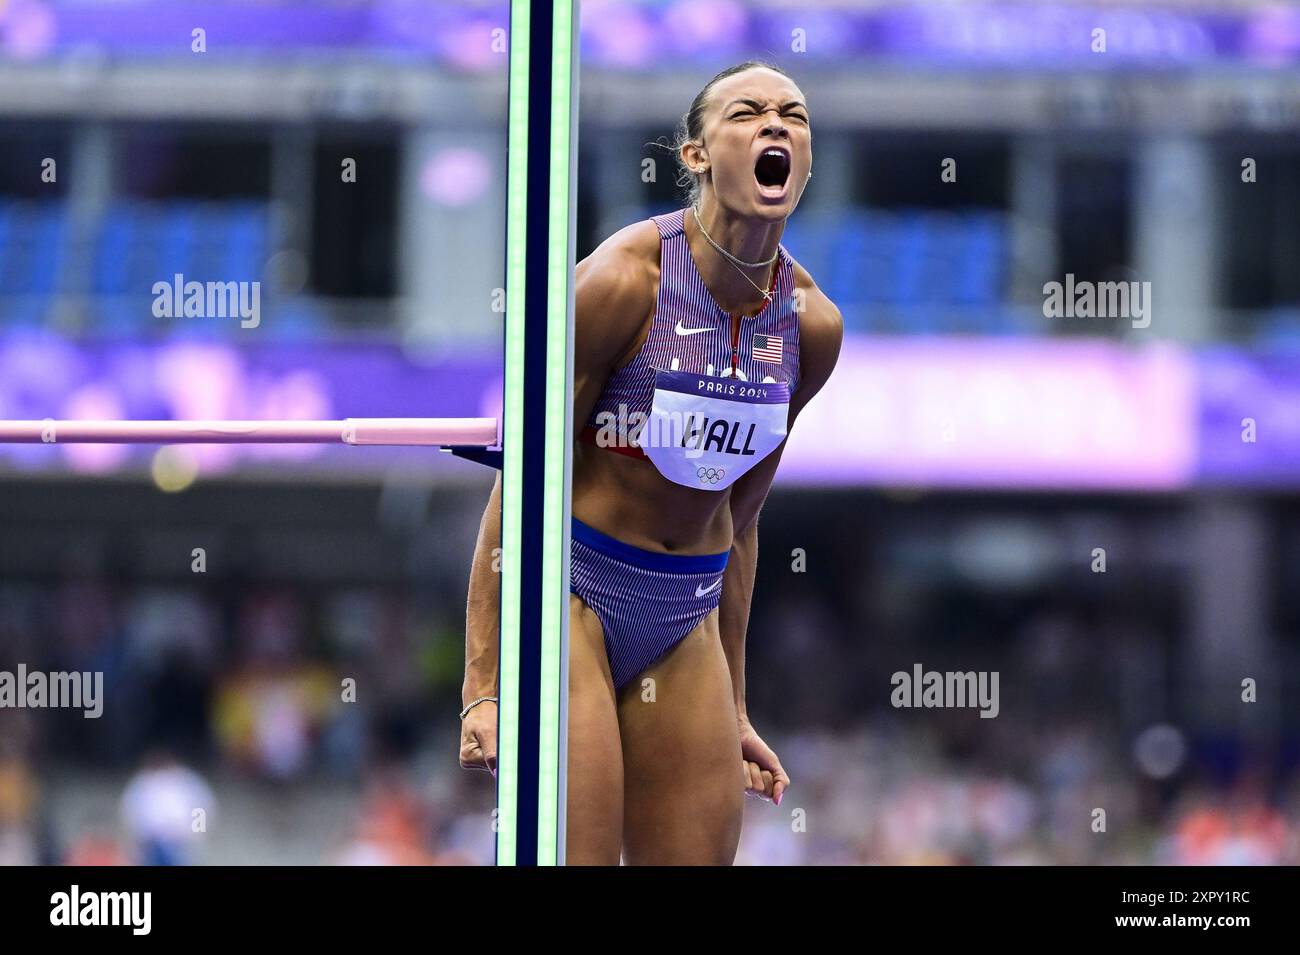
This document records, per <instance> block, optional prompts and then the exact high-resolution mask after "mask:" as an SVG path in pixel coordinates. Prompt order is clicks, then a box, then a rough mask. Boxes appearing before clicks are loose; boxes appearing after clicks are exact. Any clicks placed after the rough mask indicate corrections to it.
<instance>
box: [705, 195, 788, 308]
mask: <svg viewBox="0 0 1300 955" xmlns="http://www.w3.org/2000/svg"><path fill="white" fill-rule="evenodd" d="M691 211H692V212H694V213H695V224H696V225H697V226H699V229H700V234H701V235H703V236H704V238H705V239H707V240H708V242H709V245H711V246H713V247H714V248H715V249H717V250H718V252H719V253H720V254H721V255H722V257H723V258H724V259H726V260H727V261H728V262H730V263H731V267H732V268H734V269H735V270H736V271H737V272H739V273H740V274H741V275H742V276H744V278H745V281H746V282H748V283H749V284H750V285H752V286H754V289H755V290H756V291H757V292H758V294H760V295H762V296H763V301H765V302H770V301H772V293H771V292H767V291H764V290H763V289H762V288H760V287H759V285H758V283H757V282H755V281H754V280H753V279H751V278H750V277H749V275H748V274H746V273H745V271H744V269H742V268H741V266H744V267H745V268H751V269H758V268H762V267H764V266H767V265H771V264H772V263H773V262H775V261H776V259H777V256H779V255H780V254H781V247H780V246H779V245H778V246H777V249H776V251H775V252H773V253H772V257H771V258H770V259H768V260H767V261H765V262H746V261H744V260H743V259H738V258H736V257H735V256H734V255H732V254H731V253H730V252H728V251H727V250H726V249H724V248H723V247H722V246H720V245H718V243H716V242H714V241H713V236H711V235H709V231H708V230H707V229H706V228H704V223H703V222H701V221H700V206H699V203H694V204H693V205H692V206H691Z"/></svg>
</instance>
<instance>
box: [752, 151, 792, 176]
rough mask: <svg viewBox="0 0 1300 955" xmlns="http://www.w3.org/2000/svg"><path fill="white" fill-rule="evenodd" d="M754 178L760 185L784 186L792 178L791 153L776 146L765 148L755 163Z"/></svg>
mask: <svg viewBox="0 0 1300 955" xmlns="http://www.w3.org/2000/svg"><path fill="white" fill-rule="evenodd" d="M754 178H755V179H757V180H758V184H759V185H760V186H784V185H785V181H786V180H787V179H789V178H790V154H789V153H788V152H786V151H785V150H784V149H778V148H776V147H775V146H769V147H768V148H767V149H764V150H763V151H762V152H761V153H760V154H759V157H758V161H757V162H755V163H754Z"/></svg>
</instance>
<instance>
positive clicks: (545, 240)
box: [495, 0, 578, 865]
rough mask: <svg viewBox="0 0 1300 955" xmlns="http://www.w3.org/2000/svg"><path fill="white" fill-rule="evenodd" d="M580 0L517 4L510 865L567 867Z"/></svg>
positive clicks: (504, 806) (508, 598) (509, 484)
mask: <svg viewBox="0 0 1300 955" xmlns="http://www.w3.org/2000/svg"><path fill="white" fill-rule="evenodd" d="M577 6H578V4H577V0H545V2H541V0H538V2H529V0H512V3H511V7H510V78H509V96H510V105H509V121H508V122H509V131H508V137H507V144H508V147H507V148H508V150H509V157H508V162H507V166H508V173H507V186H506V188H507V214H506V233H507V235H506V342H505V404H504V409H505V410H504V412H503V415H502V419H503V420H502V447H503V451H504V465H503V477H502V495H501V654H500V660H501V663H500V666H501V672H500V687H499V691H498V695H499V697H500V706H499V707H498V712H499V714H500V726H499V733H498V766H499V770H498V773H497V816H496V820H495V823H496V829H497V864H498V865H560V864H563V862H564V803H565V793H564V787H565V767H566V738H567V732H566V717H567V702H568V692H567V691H568V666H567V661H568V636H569V609H568V608H569V602H568V594H569V519H570V518H569V501H570V496H569V474H570V469H571V467H572V454H573V452H572V440H571V438H572V434H573V428H572V418H573V402H572V389H573V347H572V342H573V262H574V254H575V248H574V218H575V211H574V210H575V208H576V206H575V202H574V198H575V195H574V190H575V188H576V174H575V170H576V165H577V163H576V156H577V152H576V146H577V122H576V114H577V95H576V92H577V67H578V57H577V39H578V35H577V27H578V21H577Z"/></svg>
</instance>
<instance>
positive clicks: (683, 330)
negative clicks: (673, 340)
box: [677, 319, 713, 335]
mask: <svg viewBox="0 0 1300 955" xmlns="http://www.w3.org/2000/svg"><path fill="white" fill-rule="evenodd" d="M711 331H713V329H711V328H687V327H686V326H685V325H683V324H682V322H681V319H678V320H677V334H678V335H698V334H699V333H700V332H711Z"/></svg>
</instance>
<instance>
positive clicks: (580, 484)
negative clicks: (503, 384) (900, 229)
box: [460, 61, 843, 865]
mask: <svg viewBox="0 0 1300 955" xmlns="http://www.w3.org/2000/svg"><path fill="white" fill-rule="evenodd" d="M677 159H678V161H679V162H680V164H681V166H682V167H683V183H682V184H683V185H689V200H690V202H689V204H688V208H686V209H682V210H679V211H677V212H673V213H671V214H668V215H664V216H659V217H656V218H653V219H647V220H643V221H641V222H637V223H634V224H632V225H629V226H627V227H625V228H623V229H621V230H619V231H618V232H616V233H615V234H613V235H612V236H610V237H609V238H608V239H606V240H605V241H604V242H603V243H601V245H600V246H599V247H598V248H597V249H596V250H595V251H594V252H593V253H592V254H591V255H590V256H588V257H587V258H585V259H583V260H582V261H581V262H579V263H578V265H577V271H576V274H575V296H576V306H575V307H576V313H575V325H576V327H575V336H576V337H575V348H574V352H575V354H574V422H575V431H576V432H577V433H576V434H575V445H574V458H573V532H572V534H573V546H572V558H571V591H572V593H571V595H570V598H569V614H570V618H569V619H570V644H569V661H570V662H569V666H570V670H569V673H570V676H569V766H568V815H567V830H566V842H567V845H566V853H567V861H568V862H569V863H571V864H596V865H618V864H619V861H620V858H622V859H623V860H624V861H625V862H626V863H627V864H629V865H637V864H659V865H674V864H688V865H689V864H725V865H729V864H731V863H732V862H733V861H734V859H735V854H736V847H737V844H738V842H739V839H740V827H741V816H742V811H743V803H744V794H745V792H747V791H748V792H749V793H752V794H755V795H757V796H760V797H762V798H764V799H768V800H771V801H773V802H775V803H776V804H778V805H779V804H780V802H781V800H782V798H783V796H784V794H785V792H786V790H787V789H788V788H789V786H790V785H791V781H790V778H789V776H788V775H787V774H786V772H785V770H784V769H782V767H781V762H780V760H779V759H777V756H776V754H775V753H774V752H773V751H772V750H771V748H770V747H768V745H767V744H766V743H764V742H763V740H762V738H761V737H760V736H759V735H758V733H757V732H755V730H754V728H753V726H752V725H751V724H750V721H749V713H748V711H747V709H746V706H745V631H746V627H747V625H748V621H749V610H750V598H751V596H752V593H753V587H754V572H755V567H756V564H757V560H758V526H757V518H758V512H759V509H760V508H761V507H762V504H763V501H764V499H765V498H766V496H767V492H768V488H769V487H770V485H771V483H772V478H773V475H774V474H775V473H776V469H777V464H778V462H779V461H780V459H781V452H782V449H783V447H784V444H785V438H786V434H787V432H788V429H789V427H790V426H791V425H793V423H794V421H795V419H796V418H797V417H798V415H799V412H800V411H801V410H802V409H803V407H804V406H805V405H806V404H807V403H808V401H809V400H810V399H811V398H812V396H813V395H815V394H816V393H817V392H818V390H819V389H820V388H821V387H822V385H823V384H824V383H825V382H826V380H827V378H828V377H829V376H830V373H831V370H832V369H833V368H834V366H835V362H836V359H837V357H838V355H839V349H840V342H841V339H842V337H843V323H842V321H841V318H840V313H839V311H838V309H836V307H835V306H834V305H833V304H832V303H831V302H830V300H829V299H827V298H826V296H825V295H824V294H822V292H821V291H820V290H819V289H818V288H817V285H816V284H815V283H814V282H813V280H812V277H811V276H809V274H808V273H807V272H806V271H805V270H804V269H803V268H802V267H800V266H799V264H798V263H796V262H795V261H794V260H793V259H792V258H791V257H790V255H789V253H788V252H787V251H786V250H785V248H784V247H782V246H781V245H780V240H781V235H782V232H783V231H784V228H785V222H786V219H788V218H789V216H790V214H791V213H792V212H794V209H795V207H796V206H797V205H798V203H799V197H800V195H801V194H802V193H803V190H804V186H805V185H806V183H807V180H808V179H809V178H810V177H811V175H812V173H811V166H812V132H811V129H810V127H809V117H808V106H807V104H806V102H805V99H804V96H803V94H802V92H801V91H800V89H799V87H798V86H797V85H796V84H795V82H794V81H793V80H792V79H791V78H790V77H789V76H788V75H787V74H786V73H784V72H783V71H782V70H780V69H778V68H776V67H773V66H770V65H767V64H763V63H759V62H755V61H749V62H746V63H742V64H740V65H738V66H734V67H732V68H730V69H728V70H724V71H723V72H721V73H719V74H718V75H717V76H715V77H714V78H713V79H712V80H710V81H709V82H708V84H707V85H705V87H704V89H702V90H701V91H700V93H699V95H698V96H696V97H695V100H694V102H693V103H692V104H691V107H690V111H689V112H688V113H687V114H686V116H685V117H683V120H682V124H681V129H680V130H679V135H678V143H677ZM500 493H501V484H500V481H499V480H498V482H497V485H496V487H495V488H494V489H493V492H492V497H491V499H490V501H489V502H488V506H487V510H486V511H485V512H484V515H483V521H482V525H481V527H480V532H479V538H478V544H477V548H476V551H475V555H474V564H473V568H472V570H471V574H470V588H469V606H468V620H467V637H466V667H465V683H464V691H463V693H464V703H465V704H466V707H467V710H466V711H465V712H463V714H462V735H461V753H460V758H461V764H462V765H463V766H466V767H477V768H487V769H490V770H492V771H493V772H494V773H495V769H496V730H497V706H496V701H495V697H496V691H497V653H498V629H499V610H498V603H499V578H498V575H497V574H495V573H493V570H492V550H493V548H494V547H497V546H498V544H499V541H500V513H501V503H500Z"/></svg>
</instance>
